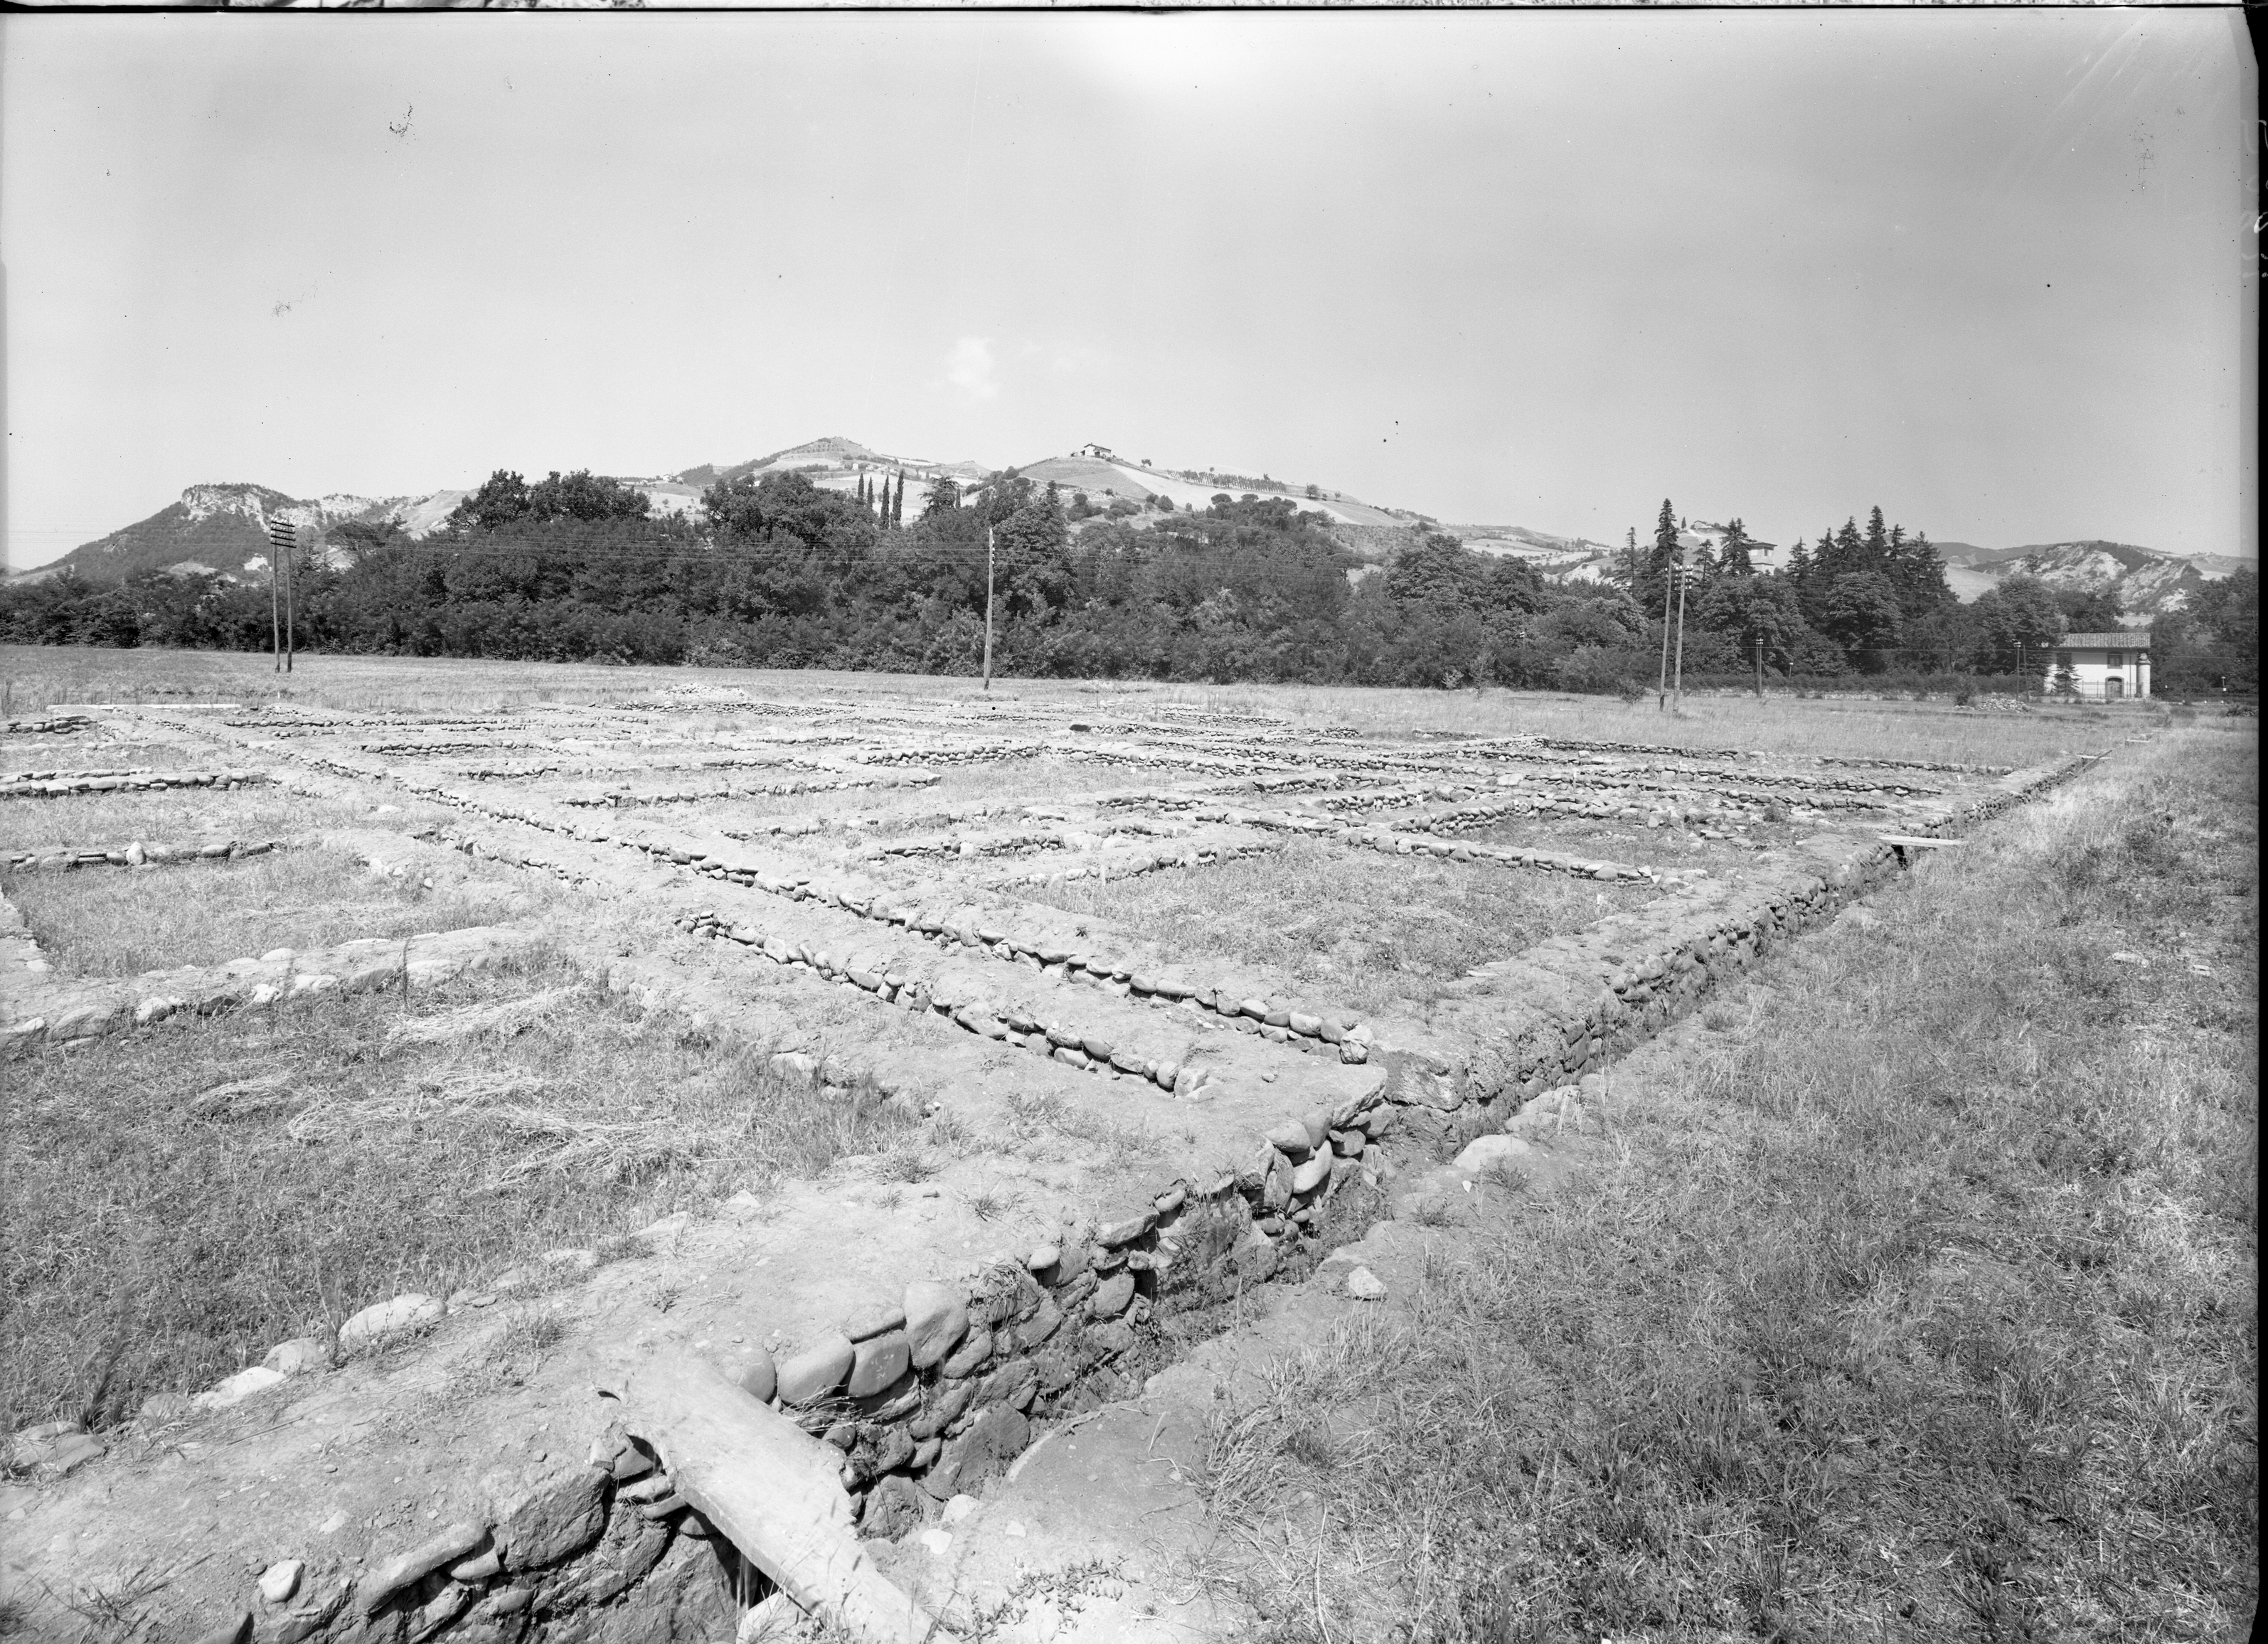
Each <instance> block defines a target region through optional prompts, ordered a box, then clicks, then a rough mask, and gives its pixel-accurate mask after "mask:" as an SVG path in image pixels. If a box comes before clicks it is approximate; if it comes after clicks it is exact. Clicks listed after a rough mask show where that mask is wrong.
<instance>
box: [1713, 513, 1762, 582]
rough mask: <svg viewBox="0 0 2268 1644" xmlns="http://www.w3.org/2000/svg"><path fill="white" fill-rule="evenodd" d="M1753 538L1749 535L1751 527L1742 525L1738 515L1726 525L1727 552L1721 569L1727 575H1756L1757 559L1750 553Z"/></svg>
mask: <svg viewBox="0 0 2268 1644" xmlns="http://www.w3.org/2000/svg"><path fill="white" fill-rule="evenodd" d="M1752 540H1753V539H1751V538H1750V537H1749V528H1748V527H1747V526H1746V525H1742V523H1741V521H1740V519H1739V518H1738V517H1734V520H1733V522H1732V523H1731V524H1730V525H1727V526H1726V527H1725V553H1724V558H1723V561H1722V562H1721V569H1723V571H1724V573H1725V574H1726V575H1727V576H1754V575H1756V561H1755V559H1754V558H1753V557H1752V556H1751V554H1749V547H1750V544H1751V542H1752Z"/></svg>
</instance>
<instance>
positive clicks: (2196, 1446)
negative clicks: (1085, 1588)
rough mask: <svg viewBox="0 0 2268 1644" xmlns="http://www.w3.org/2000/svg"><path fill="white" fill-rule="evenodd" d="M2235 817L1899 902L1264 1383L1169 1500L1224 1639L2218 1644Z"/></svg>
mask: <svg viewBox="0 0 2268 1644" xmlns="http://www.w3.org/2000/svg"><path fill="white" fill-rule="evenodd" d="M2256 803H2257V749H2256V745H2255V744H2254V742H2253V740H2252V738H2250V735H2236V734H2230V733H2228V732H2218V733H2216V732H2211V731H2199V732H2195V733H2188V734H2184V735H2183V736H2181V737H2180V738H2171V739H2169V740H2168V741H2166V742H2164V743H2162V744H2161V745H2159V746H2157V747H2155V748H2153V749H2151V750H2149V751H2148V752H2145V753H2138V754H2136V755H2133V756H2130V758H2129V759H2128V760H2122V761H2118V762H2116V763H2114V764H2113V765H2111V766H2110V767H2106V768H2104V769H2102V770H2100V771H2098V772H2096V773H2095V774H2092V775H2091V776H2089V777H2088V778H2087V779H2085V780H2084V781H2083V782H2080V783H2079V784H2077V785H2075V786H2074V787H2073V789H2070V790H2069V791H2067V792H2066V793H2064V794H2062V795H2060V796H2057V797H2056V798H2054V799H2053V800H2052V801H2051V802H2049V803H2047V804H2043V805H2041V806H2039V807H2036V808H2035V809H2034V810H2032V811H2028V812H2024V813H2020V814H2019V815H2017V816H2014V817H2012V818H2010V819H2009V820H2008V821H2007V822H2006V823H2005V824H2003V825H2002V826H1999V827H1997V828H1995V829H1993V830H1992V831H1991V832H1990V833H1986V834H1983V835H1980V836H1979V838H1978V840H1977V842H1976V844H1975V845H1974V846H1973V847H1972V848H1971V849H1970V851H1969V852H1968V853H1966V859H1965V860H1950V861H1941V862H1933V863H1932V864H1931V865H1930V866H1929V867H1928V868H1927V869H1926V870H1922V871H1920V872H1918V873H1917V874H1916V875H1915V876H1914V877H1912V878H1911V879H1910V880H1908V881H1905V882H1904V883H1903V884H1901V885H1900V886H1899V887H1898V888H1896V890H1894V891H1892V892H1889V893H1887V894H1886V895H1885V896H1884V897H1883V898H1882V899H1881V906H1880V908H1879V912H1880V914H1881V919H1880V921H1879V923H1878V924H1876V925H1875V926H1874V928H1871V929H1868V930H1859V929H1856V928H1850V927H1847V926H1846V927H1844V928H1838V929H1837V931H1835V932H1834V933H1831V934H1830V935H1827V936H1823V937H1822V938H1820V939H1819V940H1817V941H1816V942H1814V943H1806V944H1804V945H1803V946H1802V947H1801V948H1800V949H1798V950H1794V951H1793V953H1792V955H1791V956H1790V957H1789V958H1787V959H1786V961H1785V962H1784V963H1783V965H1781V966H1780V967H1779V968H1778V969H1777V970H1776V972H1774V973H1773V975H1772V976H1771V978H1770V979H1769V980H1770V986H1771V993H1770V994H1765V993H1763V992H1761V991H1757V992H1753V993H1751V994H1748V995H1747V996H1746V997H1745V999H1741V998H1735V999H1734V1000H1728V1001H1727V1002H1726V1006H1725V1014H1724V1015H1722V1016H1720V1018H1719V1025H1720V1026H1721V1027H1723V1028H1726V1029H1729V1030H1731V1031H1729V1032H1728V1033H1726V1034H1723V1035H1720V1036H1714V1037H1712V1039H1709V1040H1707V1041H1705V1042H1704V1043H1703V1044H1702V1045H1701V1046H1699V1047H1698V1048H1697V1049H1694V1050H1690V1051H1688V1052H1686V1053H1684V1054H1683V1060H1682V1061H1671V1060H1670V1059H1669V1058H1668V1056H1667V1055H1666V1054H1665V1055H1664V1056H1663V1057H1662V1058H1661V1059H1660V1060H1658V1061H1655V1062H1654V1063H1653V1066H1654V1067H1655V1068H1657V1069H1659V1070H1660V1071H1659V1072H1658V1074H1656V1075H1647V1076H1645V1077H1644V1079H1643V1082H1642V1083H1639V1084H1638V1088H1637V1089H1636V1090H1634V1091H1626V1092H1625V1094H1624V1096H1623V1097H1621V1098H1620V1099H1619V1100H1618V1101H1616V1103H1614V1104H1611V1105H1608V1106H1607V1107H1605V1108H1604V1109H1603V1110H1602V1111H1603V1112H1605V1114H1606V1115H1607V1117H1608V1118H1609V1120H1610V1122H1612V1123H1613V1124H1614V1125H1615V1126H1616V1128H1617V1130H1618V1131H1619V1133H1620V1134H1618V1135H1617V1136H1616V1142H1617V1144H1618V1145H1617V1147H1616V1149H1614V1151H1613V1154H1612V1156H1610V1157H1609V1160H1608V1161H1607V1162H1603V1163H1600V1164H1599V1165H1597V1166H1595V1167H1594V1169H1593V1170H1592V1171H1590V1172H1588V1173H1587V1174H1586V1175H1584V1176H1582V1177H1580V1178H1578V1179H1577V1180H1576V1181H1575V1182H1574V1183H1573V1184H1572V1185H1571V1186H1570V1187H1568V1188H1567V1189H1566V1190H1565V1191H1564V1192H1563V1193H1559V1194H1557V1195H1556V1196H1554V1197H1551V1198H1550V1199H1548V1200H1541V1201H1538V1202H1537V1203H1536V1204H1535V1205H1534V1206H1533V1207H1531V1208H1529V1209H1528V1210H1526V1211H1525V1212H1523V1214H1522V1215H1521V1216H1520V1217H1519V1218H1518V1219H1517V1220H1516V1221H1514V1222H1511V1223H1510V1224H1508V1225H1506V1226H1503V1227H1501V1228H1499V1229H1496V1230H1494V1231H1492V1232H1490V1233H1486V1234H1476V1235H1473V1236H1470V1237H1469V1239H1468V1240H1466V1241H1465V1242H1462V1243H1461V1244H1459V1245H1458V1246H1457V1247H1456V1250H1455V1253H1454V1255H1453V1256H1447V1257H1445V1259H1442V1260H1440V1261H1439V1262H1438V1263H1437V1264H1436V1266H1434V1267H1433V1269H1432V1271H1430V1272H1428V1273H1426V1274H1425V1276H1424V1279H1423V1281H1422V1282H1421V1283H1420V1284H1419V1285H1418V1287H1417V1291H1416V1294H1415V1295H1414V1297H1413V1298H1411V1300H1410V1310H1409V1311H1408V1312H1407V1313H1404V1314H1401V1315H1398V1316H1389V1317H1380V1316H1376V1315H1373V1316H1371V1317H1368V1318H1366V1319H1365V1320H1363V1321H1360V1322H1359V1325H1357V1326H1356V1327H1355V1328H1352V1329H1351V1330H1346V1331H1343V1332H1340V1334H1339V1335H1337V1337H1336V1338H1335V1339H1333V1340H1332V1341H1331V1342H1330V1343H1329V1345H1328V1346H1327V1347H1325V1348H1323V1349H1322V1350H1320V1351H1317V1352H1314V1353H1311V1354H1307V1355H1305V1356H1303V1357H1301V1358H1299V1359H1295V1360H1292V1361H1286V1362H1285V1363H1282V1364H1279V1365H1278V1366H1277V1367H1275V1369H1274V1372H1273V1376H1274V1381H1273V1384H1272V1386H1271V1388H1270V1392H1269V1394H1268V1395H1267V1396H1266V1397H1264V1398H1259V1399H1257V1400H1254V1401H1250V1402H1248V1403H1246V1404H1244V1405H1240V1406H1237V1407H1235V1408H1233V1409H1231V1410H1228V1411H1226V1413H1224V1415H1223V1417H1222V1418H1221V1420H1219V1423H1218V1424H1217V1427H1216V1430H1215V1434H1214V1448H1213V1454H1212V1457H1211V1464H1210V1471H1209V1479H1208V1492H1209V1495H1210V1499H1211V1506H1212V1508H1213V1510H1214V1512H1215V1513H1216V1514H1217V1515H1218V1516H1220V1517H1221V1518H1223V1519H1225V1520H1226V1521H1227V1522H1228V1523H1231V1524H1232V1525H1233V1526H1237V1527H1239V1528H1240V1530H1241V1533H1242V1536H1243V1538H1244V1540H1243V1542H1242V1543H1241V1545H1243V1546H1244V1547H1245V1548H1246V1554H1245V1556H1244V1557H1243V1558H1242V1559H1241V1560H1240V1561H1239V1564H1238V1567H1237V1569H1236V1572H1235V1579H1237V1580H1238V1581H1239V1582H1241V1584H1242V1585H1243V1587H1244V1589H1245V1590H1246V1593H1247V1595H1248V1596H1249V1597H1250V1598H1251V1599H1252V1601H1253V1602H1254V1603H1255V1604H1256V1606H1257V1607H1258V1608H1259V1609H1260V1611H1262V1613H1263V1615H1265V1616H1266V1617H1267V1618H1269V1619H1268V1621H1267V1623H1266V1625H1265V1626H1263V1627H1262V1628H1261V1629H1260V1630H1259V1633H1258V1636H1259V1637H1260V1638H1262V1639H1266V1640H1322V1639H1327V1638H1328V1639H1345V1638H1365V1637H1381V1636H1385V1635H1386V1634H1387V1633H1388V1631H1389V1630H1390V1629H1392V1628H1394V1627H1395V1626H1397V1625H1399V1626H1403V1627H1406V1628H1407V1629H1408V1631H1407V1633H1401V1634H1399V1636H1405V1637H1414V1638H1422V1639H1437V1640H1491V1644H1493V1641H1495V1640H1526V1639H1535V1640H1543V1639H1563V1638H1598V1637H1602V1636H1607V1637H1614V1638H1628V1637H1631V1636H1644V1637H1649V1638H1664V1639H1720V1638H1721V1639H1730V1638H1734V1637H1745V1636H1755V1637H1763V1638H1773V1639H1786V1640H1799V1639H1800V1640H1810V1639H1819V1640H1826V1639H1844V1638H1883V1637H1887V1638H1915V1639H1922V1638H1926V1639H1977V1640H2019V1639H2027V1640H2061V1639H2070V1638H2081V1637H2102V1638H2110V1637H2117V1638H2220V1639H2233V1638H2236V1637H2240V1636H2242V1633H2243V1632H2244V1630H2245V1628H2246V1627H2247V1626H2249V1625H2250V1620H2251V1617H2252V1614H2253V1610H2254V1605H2255V1603H2256V1601H2257V1559H2258V1550H2259V1542H2258V1518H2257V1479H2258V1448H2257V1445H2258V1427H2257V1408H2258V1406H2257V1302H2256V1296H2255V1282H2256V1276H2257V1186H2256V1183H2255V1179H2254V1171H2255V1165H2256V1161H2257V1101H2256V1097H2255V1091H2256V1089H2257V1003H2256V1001H2255V1000H2254V998H2253V996H2252V986H2251V984H2252V979H2253V977H2254V976H2255V975H2256V973H2257V953H2258V946H2257V877H2256V872H2257V869H2256V864H2255V860H2254V852H2255V850H2256V848H2257V826H2256V810H2255V806H2256ZM2113 952H2132V953H2139V954H2140V955H2142V956H2144V957H2145V958H2147V959H2148V960H2149V961H2150V963H2149V964H2148V965H2147V966H2137V965H2131V964H2127V963H2124V962H2120V961H2114V960H2112V959H2110V958H2109V955H2110V954H2111V953H2113ZM2191 965H2199V966H2203V967H2205V970H2206V971H2208V972H2210V974H2200V973H2198V972H2196V971H2194V970H2192V969H2191ZM1735 1011H1737V1012H1739V1013H1740V1015H1739V1016H1738V1017H1737V1019H1736V1018H1735V1017H1734V1016H1733V1014H1732V1013H1733V1012H1735ZM1445 1248H1446V1247H1445Z"/></svg>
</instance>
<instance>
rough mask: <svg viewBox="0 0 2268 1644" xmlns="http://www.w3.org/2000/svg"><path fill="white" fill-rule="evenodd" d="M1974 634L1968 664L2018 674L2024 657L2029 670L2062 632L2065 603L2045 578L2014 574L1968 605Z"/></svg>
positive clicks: (1985, 669)
mask: <svg viewBox="0 0 2268 1644" xmlns="http://www.w3.org/2000/svg"><path fill="white" fill-rule="evenodd" d="M1970 622H1971V624H1972V628H1973V631H1974V634H1975V640H1974V650H1973V652H1972V655H1971V657H1970V666H1972V667H1974V668H1975V669H1977V672H1981V673H2014V672H2017V671H2018V664H2019V661H2020V660H2021V662H2022V664H2023V666H2024V668H2025V669H2026V670H2027V671H2029V670H2031V669H2033V668H2034V667H2036V665H2037V664H2039V663H2040V661H2041V658H2042V657H2043V654H2044V652H2045V650H2046V649H2047V648H2048V647H2049V646H2051V645H2052V644H2054V642H2056V641H2057V640H2058V638H2060V637H2061V636H2062V634H2063V631H2064V619H2063V608H2062V607H2061V606H2060V605H2058V604H2057V603H2056V598H2055V595H2054V593H2053V592H2052V591H2050V590H2049V588H2048V586H2047V584H2046V583H2043V582H2041V581H2040V580H2039V579H2038V578H2036V577H2032V576H2010V577H2007V578H2005V579H2003V581H2002V582H2001V583H2000V585H1999V587H1997V588H1988V589H1986V590H1985V592H1984V593H1983V594H1982V595H1980V596H1979V597H1978V598H1977V603H1976V604H1975V605H1973V606H1971V607H1970Z"/></svg>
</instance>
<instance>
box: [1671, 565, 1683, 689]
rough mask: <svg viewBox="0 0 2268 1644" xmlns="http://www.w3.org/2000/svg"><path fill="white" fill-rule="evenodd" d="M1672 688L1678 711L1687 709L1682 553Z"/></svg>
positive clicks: (1679, 571) (1678, 569) (1678, 584)
mask: <svg viewBox="0 0 2268 1644" xmlns="http://www.w3.org/2000/svg"><path fill="white" fill-rule="evenodd" d="M1673 679H1674V685H1673V686H1672V688H1673V689H1674V690H1675V693H1676V695H1677V711H1678V712H1679V713H1681V714H1682V713H1683V712H1684V711H1685V563H1684V559H1683V555H1681V556H1680V557H1679V560H1678V564H1677V667H1676V672H1675V675H1674V676H1673Z"/></svg>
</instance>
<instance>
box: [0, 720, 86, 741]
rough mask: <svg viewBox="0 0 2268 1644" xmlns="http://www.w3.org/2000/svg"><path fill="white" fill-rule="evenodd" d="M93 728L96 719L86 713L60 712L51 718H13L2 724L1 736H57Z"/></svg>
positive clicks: (0, 728)
mask: <svg viewBox="0 0 2268 1644" xmlns="http://www.w3.org/2000/svg"><path fill="white" fill-rule="evenodd" d="M93 729H94V721H92V719H89V718H87V717H86V716H85V715H84V714H59V715H56V716H55V717H53V718H51V719H11V720H10V721H8V722H7V723H5V724H0V736H6V737H57V736H64V735H67V734H69V733H70V732H71V731H75V730H93Z"/></svg>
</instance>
